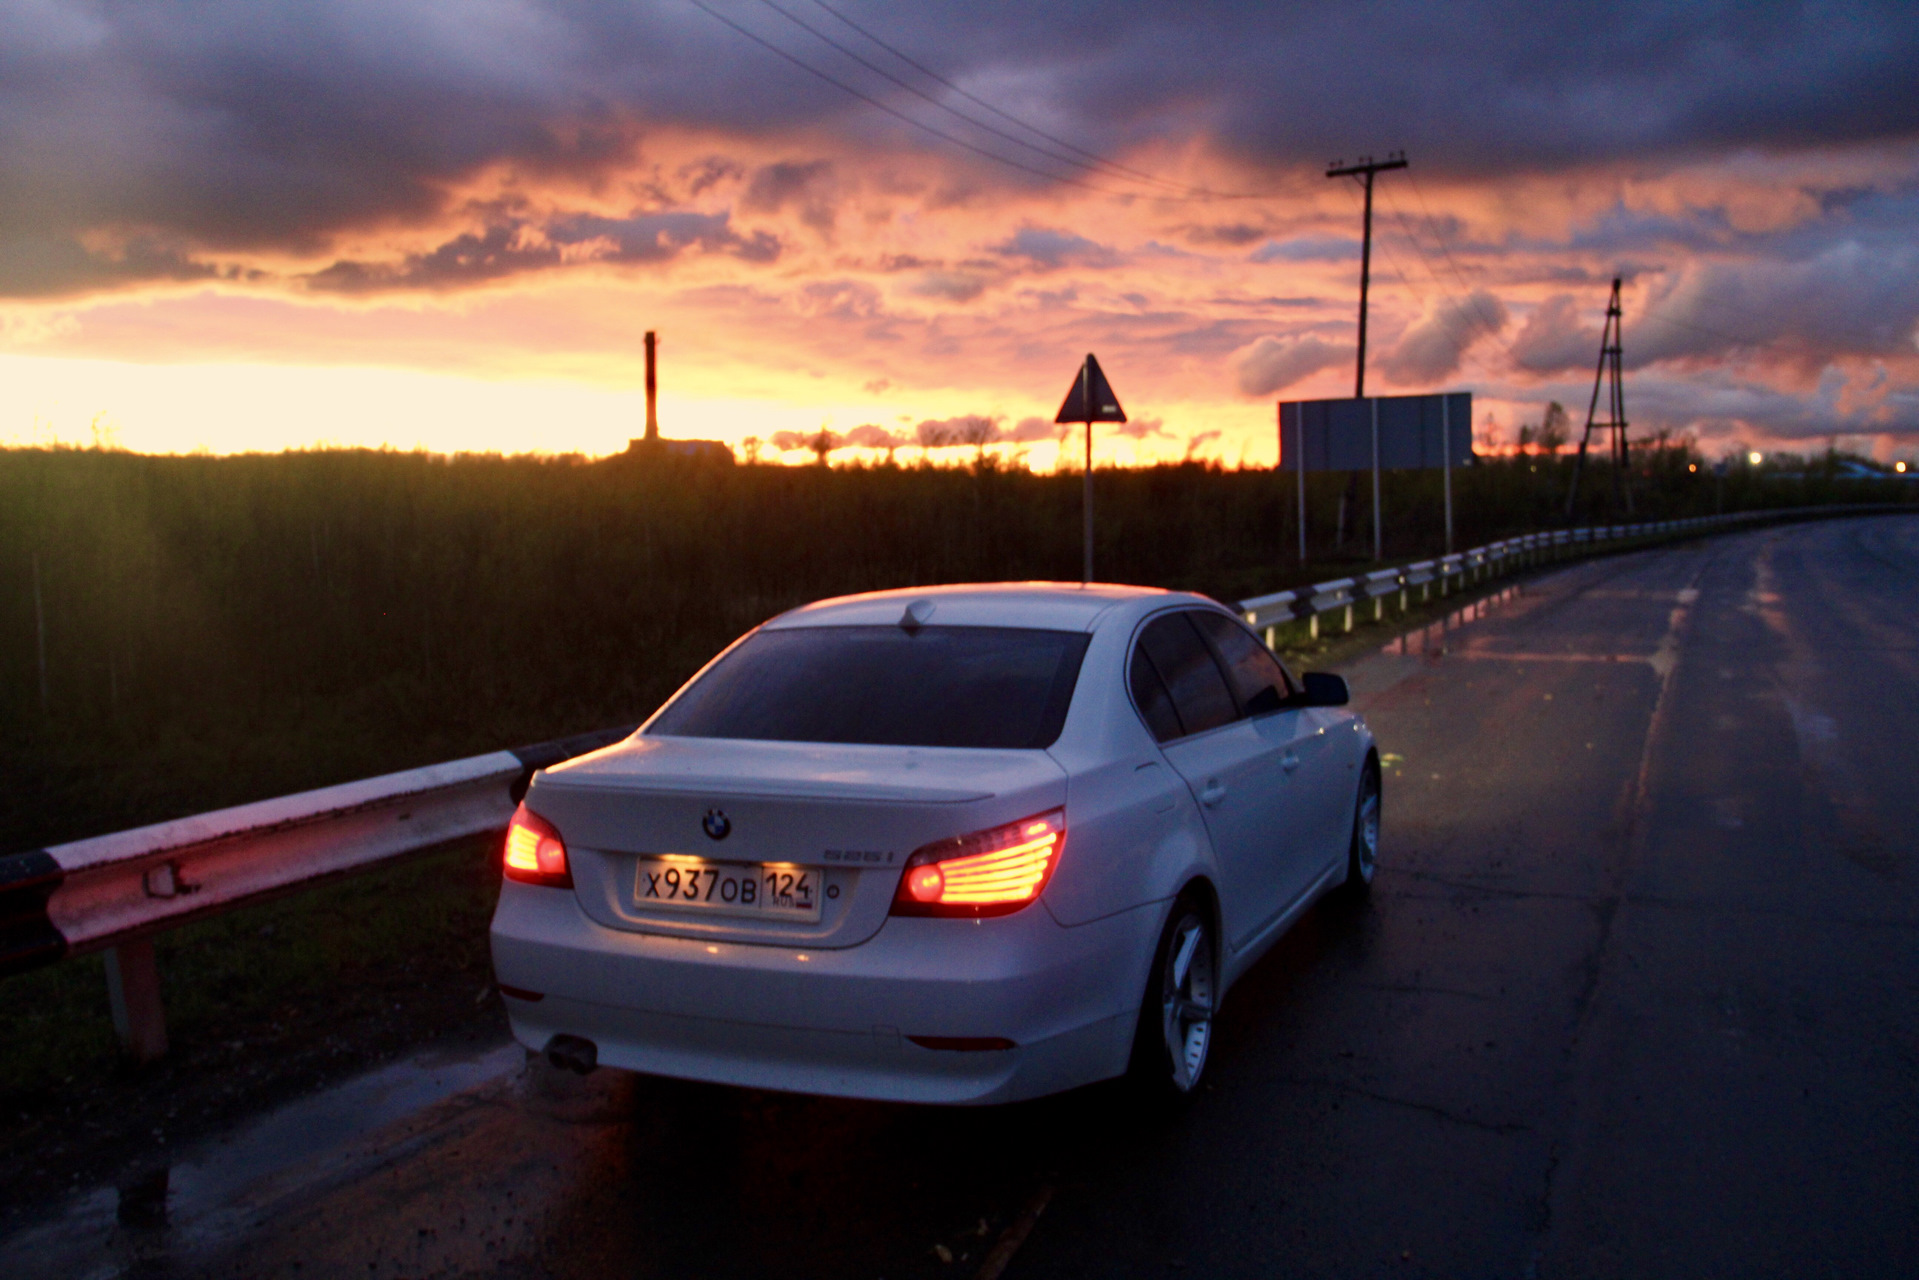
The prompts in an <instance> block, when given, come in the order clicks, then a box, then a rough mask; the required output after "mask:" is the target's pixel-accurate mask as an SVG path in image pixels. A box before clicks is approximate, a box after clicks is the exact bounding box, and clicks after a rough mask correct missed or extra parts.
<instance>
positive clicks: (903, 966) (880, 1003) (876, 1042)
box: [492, 882, 1160, 1103]
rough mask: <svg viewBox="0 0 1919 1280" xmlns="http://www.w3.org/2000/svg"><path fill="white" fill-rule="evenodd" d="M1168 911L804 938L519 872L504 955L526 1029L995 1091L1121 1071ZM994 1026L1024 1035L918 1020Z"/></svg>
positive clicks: (497, 917)
mask: <svg viewBox="0 0 1919 1280" xmlns="http://www.w3.org/2000/svg"><path fill="white" fill-rule="evenodd" d="M1159 914H1160V913H1159V911H1158V910H1157V909H1156V908H1154V907H1150V906H1149V907H1141V908H1137V909H1135V910H1132V911H1127V912H1123V913H1121V914H1119V915H1117V916H1110V917H1107V918H1106V919H1103V920H1098V921H1094V922H1092V923H1089V924H1084V925H1078V926H1075V927H1072V928H1066V927H1063V926H1061V925H1060V924H1058V923H1057V922H1056V921H1055V920H1054V919H1053V917H1052V916H1051V915H1050V914H1048V913H1047V911H1046V910H1045V908H1044V907H1043V906H1034V907H1030V908H1028V909H1027V910H1025V911H1021V912H1019V913H1017V914H1015V915H1011V916H1005V917H1001V918H999V919H992V920H979V921H973V920H940V919H907V918H893V919H889V920H888V921H887V922H886V924H885V926H884V927H882V928H881V929H880V931H879V932H878V933H877V934H875V935H874V936H873V937H872V938H870V939H868V940H867V941H866V942H864V943H861V944H860V945H859V946H856V947H847V948H844V949H839V950H813V951H796V950H793V949H791V948H785V947H770V946H762V945H753V944H741V943H708V942H701V941H698V940H694V939H683V938H668V937H662V936H659V935H653V934H645V933H637V932H630V931H627V930H619V929H609V928H607V927H605V926H603V925H600V924H598V923H596V922H594V921H593V920H591V919H589V918H588V917H587V916H586V914H585V913H584V912H582V911H581V910H580V908H579V905H578V903H577V902H576V901H575V899H574V896H573V895H572V894H571V893H570V892H567V891H565V890H558V889H545V888H537V887H531V886H525V885H518V884H514V883H512V882H508V883H507V884H506V885H505V886H504V887H503V890H502V892H501V895H500V905H499V908H498V910H497V911H496V912H495V914H494V919H493V930H492V943H493V964H494V970H495V972H496V973H497V974H498V977H499V981H500V983H501V984H502V985H503V986H506V987H513V988H518V989H520V990H522V991H526V992H536V993H539V994H540V997H541V998H540V999H539V1000H537V1001H530V1000H523V999H518V998H513V997H508V998H507V1000H506V1004H507V1012H508V1017H509V1019H510V1020H511V1022H512V1026H513V1033H514V1035H515V1036H516V1037H517V1038H518V1039H519V1040H520V1042H521V1043H522V1044H525V1045H526V1046H527V1047H529V1048H533V1049H540V1048H544V1047H545V1045H546V1044H547V1042H548V1041H549V1040H550V1039H551V1038H552V1037H553V1036H555V1035H571V1036H581V1037H584V1038H585V1039H587V1040H590V1041H592V1042H593V1043H594V1045H595V1046H596V1048H597V1049H598V1060H599V1061H600V1062H601V1063H603V1064H605V1065H608V1066H614V1067H622V1068H626V1069H628V1070H632V1071H643V1072H648V1073H651V1074H656V1075H666V1076H678V1077H682V1078H686V1079H694V1080H706V1081H712V1082H715V1083H721V1084H733V1085H744V1086H750V1087H755V1088H763V1089H781V1090H789V1091H793V1092H800V1093H816V1094H827V1095H833V1096H839V1097H853V1098H869V1099H875V1100H886V1101H897V1102H927V1103H996V1102H1011V1101H1015V1100H1018V1099H1021V1098H1030V1097H1037V1096H1040V1095H1042V1094H1047V1093H1055V1092H1058V1091H1060V1090H1062V1089H1070V1088H1073V1087H1075V1086H1077V1085H1081V1084H1088V1083H1091V1082H1093V1081H1095V1080H1102V1079H1106V1078H1109V1077H1111V1076H1115V1075H1118V1074H1120V1073H1121V1072H1123V1071H1124V1070H1125V1069H1126V1063H1127V1057H1128V1054H1129V1052H1130V1050H1131V1045H1132V1037H1133V1027H1134V1020H1135V1018H1136V1017H1137V1016H1138V1009H1139V993H1140V992H1141V991H1142V990H1144V987H1145V974H1146V969H1147V966H1148V965H1149V964H1150V962H1151V958H1152V949H1153V945H1154V943H1155V941H1156V940H1157V934H1156V930H1157V927H1158V917H1159ZM915 1036H919V1037H938V1038H942V1039H946V1040H962V1041H963V1040H978V1039H982V1038H987V1037H998V1038H1003V1039H1005V1040H1010V1041H1012V1042H1013V1044H1014V1046H1015V1047H1013V1048H1011V1049H988V1050H975V1049H952V1048H928V1047H925V1046H923V1045H921V1044H918V1043H915V1042H914V1040H913V1039H912V1037H915Z"/></svg>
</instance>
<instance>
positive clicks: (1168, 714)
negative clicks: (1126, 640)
mask: <svg viewBox="0 0 1919 1280" xmlns="http://www.w3.org/2000/svg"><path fill="white" fill-rule="evenodd" d="M1129 674H1130V679H1131V682H1132V686H1133V704H1134V705H1135V706H1137V707H1138V708H1139V713H1140V715H1142V716H1144V717H1146V727H1147V728H1148V729H1151V730H1152V731H1153V737H1155V738H1157V739H1158V740H1159V741H1161V742H1171V741H1172V740H1173V739H1174V738H1177V737H1179V736H1180V734H1181V732H1182V730H1181V729H1180V727H1179V713H1178V712H1177V711H1175V710H1173V697H1172V695H1171V694H1169V693H1167V692H1166V682H1165V681H1164V680H1161V679H1160V678H1159V672H1157V671H1155V670H1153V663H1152V660H1151V659H1149V658H1148V657H1147V656H1146V650H1145V648H1144V647H1143V646H1142V647H1141V648H1138V649H1135V650H1133V669H1132V671H1131V672H1130V673H1129Z"/></svg>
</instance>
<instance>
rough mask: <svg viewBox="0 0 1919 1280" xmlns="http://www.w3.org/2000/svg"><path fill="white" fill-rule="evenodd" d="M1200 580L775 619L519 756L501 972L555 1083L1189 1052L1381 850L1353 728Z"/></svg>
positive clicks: (791, 1080) (1022, 1065)
mask: <svg viewBox="0 0 1919 1280" xmlns="http://www.w3.org/2000/svg"><path fill="white" fill-rule="evenodd" d="M1345 702H1346V686H1345V682H1344V681H1343V680H1341V679H1340V678H1339V677H1337V676H1330V675H1319V674H1308V675H1307V676H1306V677H1305V678H1304V680H1303V681H1302V680H1296V679H1294V677H1293V676H1292V675H1291V674H1290V673H1289V672H1287V671H1286V670H1285V669H1284V668H1283V667H1282V666H1281V664H1280V663H1279V662H1278V661H1277V660H1276V659H1275V658H1274V657H1273V655H1272V653H1271V652H1270V651H1269V650H1268V649H1267V648H1266V646H1265V645H1264V644H1262V643H1261V642H1260V640H1259V639H1258V638H1257V637H1256V636H1255V635H1254V634H1253V633H1252V632H1251V631H1249V630H1248V629H1247V628H1246V627H1245V626H1244V625H1243V624H1242V623H1241V622H1240V620H1239V619H1238V618H1236V617H1235V616H1234V615H1233V614H1231V613H1230V612H1228V611H1227V610H1225V609H1224V608H1222V607H1221V606H1219V605H1218V604H1216V603H1214V602H1213V601H1211V600H1208V599H1206V598H1204V597H1201V596H1195V595H1184V594H1178V593H1171V592H1165V591H1154V590H1146V589H1142V588H1134V587H1115V586H1098V585H1095V586H1090V587H1078V586H1066V585H1057V584H1048V583H1021V584H1005V585H989V586H963V587H943V588H927V589H921V590H913V591H887V592H878V593H875V594H871V595H861V596H849V597H845V598H842V599H837V600H826V601H822V602H820V603H818V604H813V605H808V606H806V607H805V608H801V609H795V610H793V611H792V612H790V613H785V614H782V615H780V616H779V617H777V618H774V619H773V620H772V621H770V622H767V623H766V624H764V625H763V626H760V627H758V628H756V629H755V630H753V631H751V632H749V633H748V634H747V635H746V636H744V637H743V638H741V639H740V640H738V641H736V642H735V643H734V644H733V645H732V646H731V647H729V648H728V649H727V650H726V651H725V652H723V653H721V654H720V655H719V656H718V657H716V658H714V659H713V660H712V661H711V662H710V663H708V664H707V665H706V667H705V668H703V669H702V670H701V671H700V672H699V673H698V674H697V675H695V676H694V677H693V678H692V679H691V680H689V681H688V682H687V683H686V685H685V686H684V687H683V688H681V689H680V691H679V692H678V693H676V694H675V695H674V696H673V697H672V699H671V700H669V701H668V702H667V703H666V704H665V705H664V706H662V707H661V708H660V709H659V710H658V711H657V712H655V713H654V715H653V717H652V718H651V719H650V720H648V721H647V722H646V723H645V724H644V725H642V726H641V728H640V729H639V731H638V732H636V733H635V734H634V735H633V736H632V737H630V738H628V739H626V740H625V741H624V742H621V743H618V744H616V745H614V746H611V747H607V748H605V749H604V750H601V751H597V752H594V753H593V754H591V755H587V756H582V757H580V758H578V759H576V760H570V761H567V762H566V763H564V764H561V765H557V766H555V767H553V768H550V769H546V770H543V771H542V772H540V773H538V774H537V775H535V776H534V778H533V781H532V784H531V786H530V788H529V789H528V791H527V793H526V798H525V801H524V803H523V804H522V805H521V806H520V809H519V811H518V812H517V813H516V814H515V815H514V817H513V823H512V826H511V827H510V828H509V830H508V833H507V840H506V850H505V861H504V871H505V882H504V885H503V887H502V889H501V893H500V902H499V907H498V909H497V910H496V912H495V914H494V917H493V929H492V944H493V963H494V968H495V971H496V973H497V975H498V980H499V988H500V991H501V992H502V994H503V995H504V996H505V998H506V1006H507V1010H508V1014H509V1017H510V1018H511V1021H512V1025H513V1032H514V1034H515V1035H516V1036H517V1037H518V1038H519V1039H520V1041H521V1042H522V1043H524V1044H525V1045H527V1046H528V1047H529V1048H533V1049H539V1050H544V1051H545V1052H546V1053H547V1055H548V1056H549V1057H550V1058H551V1059H552V1060H554V1061H555V1062H557V1063H560V1064H562V1065H566V1066H571V1067H573V1068H575V1069H578V1070H590V1069H591V1068H592V1067H593V1066H595V1065H597V1064H606V1065H611V1066H615V1067H621V1068H626V1069H629V1070H633V1071H641V1072H649V1073H654V1074H659V1075H666V1076H679V1077H684V1078H689V1079H697V1080H707V1081H714V1082H720V1083H727V1084H735V1085H749V1086H754V1087H758V1088H766V1089H783V1090H793V1091H798V1092H804V1093H815V1094H832V1095H839V1096H843V1097H855V1098H871V1099H887V1100H895V1101H907V1102H932V1103H995V1102H1009V1101H1013V1100H1015V1099H1020V1098H1030V1097H1035V1096H1037V1095H1041V1094H1047V1093H1053V1092H1056V1091H1058V1090H1062V1089H1069V1088H1072V1087H1074V1086H1076V1085H1082V1084H1087V1083H1090V1082H1092V1081H1096V1080H1102V1079H1107V1078H1109V1077H1113V1076H1118V1075H1121V1074H1124V1073H1126V1072H1127V1071H1128V1070H1129V1069H1130V1070H1132V1071H1134V1072H1137V1073H1139V1074H1141V1075H1143V1076H1145V1077H1146V1078H1148V1079H1149V1080H1152V1081H1154V1082H1155V1084H1156V1087H1158V1086H1159V1085H1164V1086H1166V1087H1170V1088H1171V1089H1173V1090H1176V1091H1185V1090H1190V1089H1191V1088H1193V1087H1194V1086H1195V1085H1196V1084H1197V1083H1198V1081H1199V1079H1200V1075H1201V1072H1202V1071H1203V1070H1204V1069H1205V1066H1206V1052H1207V1047H1208V1042H1209V1040H1210V1038H1211V1034H1212V1023H1213V1018H1214V1016H1215V1014H1216V1012H1217V1010H1218V1009H1219V1004H1220V1000H1221V998H1222V997H1223V996H1224V995H1225V994H1226V992H1227V990H1228V989H1229V988H1230V987H1231V986H1232V984H1233V981H1234V979H1236V978H1237V977H1238V976H1239V975H1240V974H1242V973H1244V972H1245V971H1246V970H1247V968H1248V967H1249V966H1251V965H1252V963H1253V962H1254V961H1255V960H1256V959H1258V958H1259V956H1260V954H1261V953H1262V952H1264V951H1265V950H1266V949H1267V948H1268V947H1270V946H1271V945H1272V943H1273V942H1274V940H1275V939H1277V938H1278V937H1279V936H1280V934H1281V933H1282V932H1283V931H1284V930H1285V929H1286V927H1287V926H1288V925H1289V924H1290V923H1291V922H1292V921H1293V920H1294V919H1296V918H1297V917H1298V916H1299V915H1300V913H1301V912H1303V911H1305V910H1306V909H1307V907H1308V906H1310V905H1311V904H1312V903H1313V901H1314V900H1315V899H1316V898H1318V897H1320V896H1321V895H1322V894H1324V893H1326V892H1327V891H1329V890H1331V889H1334V888H1336V887H1338V886H1341V885H1344V886H1347V887H1348V888H1349V889H1351V890H1352V891H1354V892H1363V891H1364V890H1365V888H1366V886H1367V885H1368V884H1369V882H1370V881H1371V879H1372V875H1373V866H1374V858H1375V855H1376V852H1377V848H1378V840H1379V816H1380V774H1379V762H1378V757H1377V754H1376V752H1375V750H1374V746H1373V738H1372V734H1371V732H1370V731H1369V730H1368V729H1367V727H1366V724H1365V722H1364V721H1363V720H1361V719H1360V718H1359V717H1358V716H1357V715H1355V714H1353V713H1351V712H1349V711H1345V710H1341V709H1339V708H1341V707H1343V705H1344V704H1345Z"/></svg>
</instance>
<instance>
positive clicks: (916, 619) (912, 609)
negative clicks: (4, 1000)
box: [900, 600, 933, 632]
mask: <svg viewBox="0 0 1919 1280" xmlns="http://www.w3.org/2000/svg"><path fill="white" fill-rule="evenodd" d="M932 616H933V602H932V601H931V600H915V601H914V602H913V603H912V604H909V605H907V606H906V612H905V613H902V614H901V615H900V629H901V630H902V631H909V632H911V631H918V630H919V629H920V628H921V627H923V626H925V625H926V620H927V619H928V618H930V617H932Z"/></svg>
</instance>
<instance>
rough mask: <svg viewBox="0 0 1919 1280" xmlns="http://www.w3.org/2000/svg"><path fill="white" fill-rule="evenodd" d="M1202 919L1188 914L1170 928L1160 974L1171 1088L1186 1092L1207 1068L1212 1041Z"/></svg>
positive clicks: (1208, 950) (1209, 958)
mask: <svg viewBox="0 0 1919 1280" xmlns="http://www.w3.org/2000/svg"><path fill="white" fill-rule="evenodd" d="M1208 933H1209V930H1208V929H1207V926H1206V922H1205V920H1204V919H1203V918H1202V917H1201V916H1200V915H1199V914H1198V913H1197V912H1194V911H1191V910H1188V911H1187V912H1186V914H1185V915H1184V916H1182V917H1181V918H1180V920H1179V923H1178V924H1177V925H1175V926H1174V927H1173V931H1172V935H1171V937H1170V938H1169V940H1168V945H1167V947H1166V961H1165V967H1164V968H1163V969H1162V971H1161V974H1160V1027H1161V1030H1162V1032H1163V1034H1164V1036H1165V1044H1166V1056H1167V1059H1168V1062H1169V1065H1170V1067H1171V1072H1172V1075H1171V1079H1172V1083H1173V1087H1174V1088H1175V1089H1177V1090H1179V1091H1180V1092H1181V1093H1186V1092H1189V1091H1190V1090H1191V1089H1192V1088H1193V1086H1194V1085H1196V1084H1198V1083H1199V1077H1200V1073H1201V1072H1202V1071H1204V1070H1205V1069H1206V1051H1207V1049H1208V1048H1209V1047H1210V1046H1211V1044H1212V1039H1213V1007H1214V1005H1215V1004H1216V1003H1217V998H1216V997H1217V993H1216V989H1215V987H1214V981H1213V945H1212V939H1211V938H1210V937H1209V936H1208Z"/></svg>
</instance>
